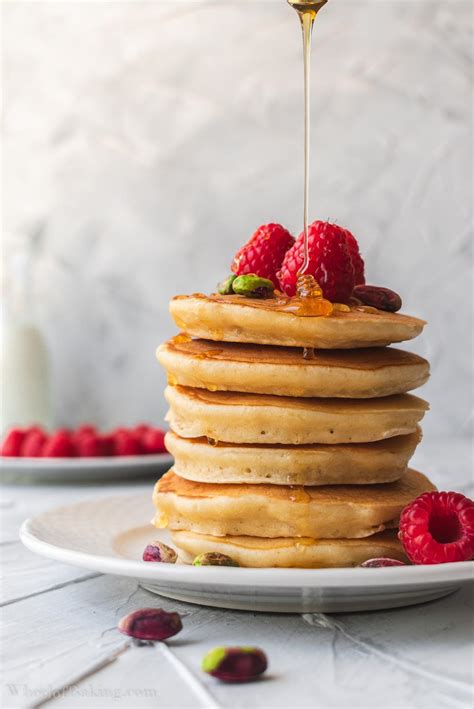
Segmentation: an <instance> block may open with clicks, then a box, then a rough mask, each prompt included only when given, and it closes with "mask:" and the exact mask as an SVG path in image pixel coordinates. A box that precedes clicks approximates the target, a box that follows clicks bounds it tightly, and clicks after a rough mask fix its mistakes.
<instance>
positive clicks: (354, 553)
mask: <svg viewBox="0 0 474 709" xmlns="http://www.w3.org/2000/svg"><path fill="white" fill-rule="evenodd" d="M172 539H173V542H174V544H175V545H176V546H177V547H178V549H179V552H180V558H181V559H182V560H183V561H185V562H188V563H192V561H193V559H194V558H195V557H196V556H198V554H202V553H206V552H211V551H214V552H220V553H221V554H227V556H230V557H232V559H234V560H235V561H237V562H238V563H239V564H240V566H249V567H256V568H263V567H265V568H269V567H280V568H306V569H320V568H329V567H344V566H358V565H359V564H361V563H362V562H363V561H366V560H367V559H373V558H374V557H378V556H387V557H390V558H391V559H398V560H399V561H405V562H406V561H407V558H406V556H405V554H404V553H403V549H402V546H401V544H400V542H399V541H398V539H397V535H396V532H388V531H385V532H380V533H379V534H374V535H373V536H371V537H366V538H365V539H320V540H315V539H309V538H307V537H306V538H278V539H265V538H262V537H213V536H210V535H207V534H195V533H194V532H184V531H181V532H173V533H172Z"/></svg>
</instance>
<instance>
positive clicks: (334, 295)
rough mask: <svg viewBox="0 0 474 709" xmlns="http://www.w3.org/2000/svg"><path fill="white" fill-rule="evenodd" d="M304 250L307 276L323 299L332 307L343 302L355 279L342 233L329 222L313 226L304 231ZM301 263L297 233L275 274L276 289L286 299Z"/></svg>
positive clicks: (301, 245)
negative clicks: (307, 252)
mask: <svg viewBox="0 0 474 709" xmlns="http://www.w3.org/2000/svg"><path fill="white" fill-rule="evenodd" d="M354 241H355V239H354ZM351 248H352V249H353V246H352V247H351ZM308 250H309V265H308V269H307V273H308V274H311V275H312V276H314V277H315V278H316V280H317V282H318V283H319V285H320V286H321V288H322V290H323V295H324V297H325V298H327V299H328V300H330V301H332V302H333V303H334V302H339V303H345V302H347V301H348V300H349V298H350V297H351V294H352V291H353V289H354V285H355V276H354V265H353V263H352V258H351V251H350V248H349V246H348V242H347V236H346V230H345V229H343V228H342V227H340V226H337V225H336V224H329V222H321V221H316V222H313V223H312V224H310V226H309V227H308ZM303 261H304V233H301V234H300V235H299V237H298V238H297V240H296V241H295V244H294V246H292V247H291V249H289V251H287V252H286V254H285V258H284V259H283V263H282V266H281V269H280V271H279V273H278V279H279V282H280V288H281V290H282V291H283V292H284V293H286V294H287V295H290V296H292V295H295V293H296V281H297V280H298V274H299V272H300V269H301V268H302V266H303ZM359 277H360V267H359Z"/></svg>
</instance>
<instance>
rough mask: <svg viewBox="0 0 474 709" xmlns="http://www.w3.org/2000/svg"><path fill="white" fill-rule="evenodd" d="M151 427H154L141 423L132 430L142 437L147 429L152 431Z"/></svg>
mask: <svg viewBox="0 0 474 709" xmlns="http://www.w3.org/2000/svg"><path fill="white" fill-rule="evenodd" d="M151 428H152V427H151V426H149V425H148V424H147V423H139V424H137V425H136V426H134V428H132V429H131V430H132V432H133V433H134V434H135V435H136V436H138V438H142V436H144V435H145V433H146V432H147V431H150V430H151Z"/></svg>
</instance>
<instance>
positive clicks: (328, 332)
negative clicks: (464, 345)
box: [170, 293, 426, 349]
mask: <svg viewBox="0 0 474 709" xmlns="http://www.w3.org/2000/svg"><path fill="white" fill-rule="evenodd" d="M280 308H281V306H279V305H278V300H277V299H275V298H269V299H264V300H260V299H258V300H257V299H251V298H245V297H243V296H238V295H234V296H232V295H226V296H221V295H216V294H214V295H210V296H206V295H203V294H201V293H197V294H195V295H189V296H187V295H181V296H176V297H175V298H173V299H172V301H171V303H170V312H171V316H172V317H173V319H174V321H175V323H176V324H177V326H178V327H179V328H180V329H182V330H184V331H185V332H188V333H189V334H191V335H193V336H194V337H202V338H204V339H207V340H217V341H219V342H220V341H226V342H254V343H258V344H264V345H283V346H290V347H316V348H322V349H350V348H357V347H373V346H383V345H389V344H391V343H393V342H403V341H404V340H412V339H413V338H414V337H416V336H417V335H419V334H420V333H421V331H422V330H423V327H424V326H425V324H426V323H425V322H424V320H419V319H418V318H414V317H411V316H409V315H402V314H400V313H388V312H385V311H382V310H376V309H375V308H365V307H363V306H362V307H361V308H357V309H352V310H351V312H333V313H332V314H331V315H330V316H329V317H302V316H300V315H295V314H294V313H291V312H286V311H283V310H281V309H280Z"/></svg>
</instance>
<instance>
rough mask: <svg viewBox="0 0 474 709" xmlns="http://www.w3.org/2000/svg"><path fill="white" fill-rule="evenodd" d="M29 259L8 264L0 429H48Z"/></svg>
mask: <svg viewBox="0 0 474 709" xmlns="http://www.w3.org/2000/svg"><path fill="white" fill-rule="evenodd" d="M30 270H31V268H30V263H29V259H27V258H24V257H20V256H16V257H15V258H14V259H12V261H11V263H10V264H8V265H7V269H6V273H5V278H4V282H3V288H2V301H1V320H0V392H1V401H0V404H1V406H0V430H1V432H2V434H5V432H6V430H7V429H9V428H10V427H12V426H20V427H23V426H29V425H32V424H38V425H42V426H44V427H50V426H51V424H52V421H51V418H52V415H51V397H50V376H49V357H48V352H47V348H46V343H45V341H44V339H43V336H42V334H41V332H40V330H39V328H38V327H37V325H36V324H35V322H34V314H33V307H32V305H33V302H32V301H33V299H32V297H31V289H30V287H29V284H30V283H31V279H30V275H31V274H30Z"/></svg>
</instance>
